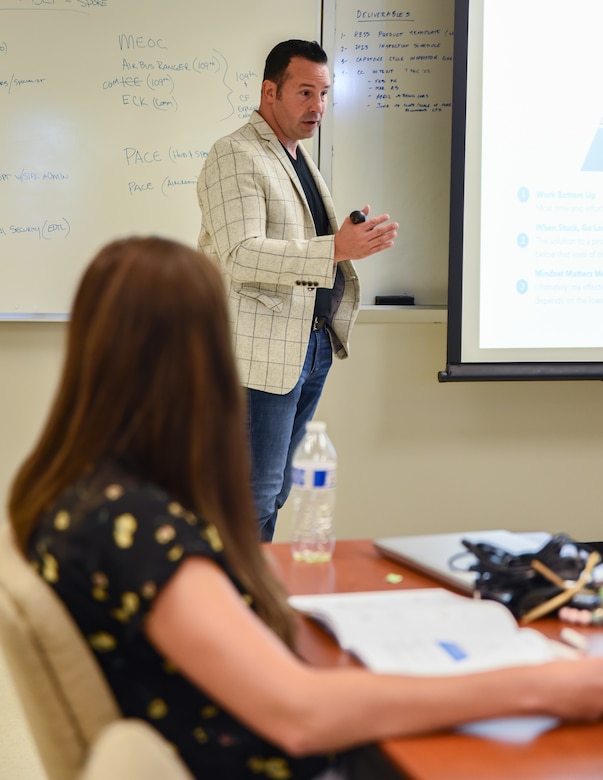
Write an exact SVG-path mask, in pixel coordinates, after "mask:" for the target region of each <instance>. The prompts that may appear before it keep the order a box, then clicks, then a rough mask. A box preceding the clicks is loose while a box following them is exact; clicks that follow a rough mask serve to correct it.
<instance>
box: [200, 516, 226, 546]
mask: <svg viewBox="0 0 603 780" xmlns="http://www.w3.org/2000/svg"><path fill="white" fill-rule="evenodd" d="M201 536H202V537H203V539H205V541H206V542H207V543H208V544H209V545H210V547H211V549H212V550H213V551H214V552H222V550H223V549H224V545H223V544H222V539H220V534H219V533H218V529H217V528H216V526H215V525H212V524H209V523H208V525H207V526H206V527H205V528H204V529H203V531H201Z"/></svg>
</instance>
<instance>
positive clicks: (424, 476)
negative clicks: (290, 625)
mask: <svg viewBox="0 0 603 780" xmlns="http://www.w3.org/2000/svg"><path fill="white" fill-rule="evenodd" d="M444 320H445V317H444V316H443V313H442V312H437V311H436V312H432V311H421V310H417V311H413V312H410V313H409V312H402V313H400V312H387V311H382V312H381V311H379V312H375V311H374V310H373V311H371V310H369V311H363V312H362V313H361V317H360V319H359V322H358V324H357V325H356V328H355V331H354V334H353V341H352V356H351V357H350V359H349V360H347V361H343V362H340V361H337V362H336V364H335V365H334V368H333V370H332V371H331V375H330V377H329V380H328V383H327V387H326V390H325V393H324V395H323V399H322V401H321V404H320V408H319V413H318V415H317V416H319V417H321V418H322V419H325V420H326V421H327V424H328V430H329V433H330V435H331V438H332V440H333V442H334V444H335V446H336V448H337V451H338V455H339V488H338V535H339V536H340V537H341V538H354V537H366V536H380V535H390V534H402V533H422V532H424V533H431V532H437V531H445V530H465V529H466V530H470V529H477V528H482V527H484V528H501V527H505V528H509V529H511V530H518V529H545V530H549V531H556V530H564V531H566V532H568V533H571V534H574V535H575V536H576V537H579V538H582V539H595V538H597V539H601V538H603V520H602V512H601V493H602V490H601V484H602V483H603V478H602V475H603V385H602V384H601V383H600V382H579V381H577V382H482V383H479V382H476V383H473V382H472V383H458V384H445V385H442V384H439V383H438V381H437V373H438V371H440V370H441V369H443V368H444V367H445V356H446V324H445V321H444ZM65 328H66V326H65V324H63V323H0V366H1V367H2V380H1V382H0V434H1V436H2V447H1V448H0V497H1V499H2V503H3V504H4V503H5V498H6V490H7V487H8V484H9V481H10V478H11V476H12V474H13V472H14V470H15V467H16V465H17V463H18V462H19V461H20V459H21V458H22V457H23V456H24V455H25V453H26V452H27V450H28V448H29V446H30V445H31V443H32V441H33V439H34V437H35V436H36V434H37V431H38V429H39V426H40V423H41V421H42V419H43V417H44V415H45V414H46V411H47V409H48V405H49V403H50V399H51V395H52V392H53V390H54V386H55V382H56V379H57V375H58V371H59V368H60V361H61V354H62V344H63V339H64V335H65ZM288 529H289V513H288V509H287V507H285V508H284V510H283V513H282V516H281V518H280V520H279V525H278V528H277V535H276V539H277V540H284V539H286V538H287V536H288Z"/></svg>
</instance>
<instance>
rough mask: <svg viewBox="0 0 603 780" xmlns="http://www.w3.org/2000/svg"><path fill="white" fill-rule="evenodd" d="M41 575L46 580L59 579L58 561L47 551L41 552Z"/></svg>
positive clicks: (53, 580)
mask: <svg viewBox="0 0 603 780" xmlns="http://www.w3.org/2000/svg"><path fill="white" fill-rule="evenodd" d="M42 577H44V579H45V580H46V582H58V581H59V563H58V561H57V559H56V558H55V557H54V556H52V555H51V554H50V553H48V552H44V553H42Z"/></svg>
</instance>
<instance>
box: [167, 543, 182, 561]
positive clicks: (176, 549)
mask: <svg viewBox="0 0 603 780" xmlns="http://www.w3.org/2000/svg"><path fill="white" fill-rule="evenodd" d="M183 554H184V547H183V546H182V545H181V544H175V545H174V546H173V547H172V548H171V549H170V550H169V551H168V554H167V557H168V561H172V562H173V563H175V562H176V561H179V560H180V558H182V555H183Z"/></svg>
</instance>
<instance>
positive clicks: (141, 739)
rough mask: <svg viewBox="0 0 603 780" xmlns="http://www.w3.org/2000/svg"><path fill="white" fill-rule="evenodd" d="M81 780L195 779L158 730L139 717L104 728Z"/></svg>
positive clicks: (116, 722)
mask: <svg viewBox="0 0 603 780" xmlns="http://www.w3.org/2000/svg"><path fill="white" fill-rule="evenodd" d="M80 780H193V776H192V775H191V773H190V772H189V770H188V768H187V767H186V766H185V765H184V763H183V761H182V760H181V759H180V757H179V756H178V755H177V753H176V752H175V750H174V748H173V747H172V746H171V745H170V744H169V743H168V741H167V740H166V739H165V738H164V737H162V735H161V734H160V733H159V732H158V731H157V730H156V729H154V728H153V727H152V726H150V725H149V724H148V723H146V722H145V721H143V720H138V719H137V718H122V719H121V720H117V721H115V722H114V723H110V724H109V725H108V726H107V727H106V728H105V729H103V731H102V733H101V735H100V737H99V738H98V739H97V740H96V743H95V744H94V747H93V748H92V752H91V755H90V757H89V759H88V761H87V763H86V768H85V769H84V772H83V774H82V775H81V778H80Z"/></svg>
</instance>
